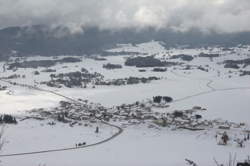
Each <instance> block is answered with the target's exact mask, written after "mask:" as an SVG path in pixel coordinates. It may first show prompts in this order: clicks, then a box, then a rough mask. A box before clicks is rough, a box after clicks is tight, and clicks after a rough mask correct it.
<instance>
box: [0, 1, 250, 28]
mask: <svg viewBox="0 0 250 166" xmlns="http://www.w3.org/2000/svg"><path fill="white" fill-rule="evenodd" d="M249 18H250V1H249V0H0V27H1V28H3V27H7V26H20V25H21V26H23V25H34V24H46V25H49V26H52V27H53V26H58V25H65V26H67V27H70V29H71V31H72V32H79V31H81V30H82V27H84V26H88V25H89V26H98V27H100V28H104V29H120V28H127V27H136V28H143V27H147V26H150V27H155V28H171V29H175V30H178V31H187V30H189V29H191V28H198V29H200V30H201V31H204V32H209V31H211V30H213V31H217V32H225V33H232V32H242V31H250V21H249Z"/></svg>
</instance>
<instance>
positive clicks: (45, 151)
mask: <svg viewBox="0 0 250 166" xmlns="http://www.w3.org/2000/svg"><path fill="white" fill-rule="evenodd" d="M0 81H2V82H6V83H9V84H11V85H15V86H21V87H25V88H30V89H34V90H38V91H42V92H47V93H52V94H54V95H57V96H60V97H63V98H65V99H67V100H70V101H73V102H75V103H78V104H82V102H80V101H78V100H76V99H73V98H71V97H67V96H64V95H62V94H60V93H57V92H54V91H50V90H45V89H42V88H38V87H34V86H31V85H26V84H19V83H16V82H11V81H7V80H4V79H1V78H0ZM96 119H98V120H100V122H101V123H103V124H105V125H107V126H110V127H113V128H116V129H117V130H118V132H116V133H115V134H114V135H112V136H111V137H109V138H107V139H104V140H102V141H99V142H96V143H93V144H89V145H85V146H81V147H70V148H59V149H48V150H42V151H32V152H22V153H11V154H2V155H0V157H12V156H24V155H34V154H43V153H52V152H62V151H70V150H79V149H83V148H89V147H93V146H97V145H100V144H104V143H106V142H109V141H111V140H112V139H114V138H116V137H117V136H119V135H120V134H121V133H122V132H123V129H122V128H121V127H119V126H117V125H114V124H111V123H108V122H105V121H103V120H101V119H99V118H97V117H96Z"/></svg>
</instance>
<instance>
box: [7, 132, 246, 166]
mask: <svg viewBox="0 0 250 166" xmlns="http://www.w3.org/2000/svg"><path fill="white" fill-rule="evenodd" d="M213 136H214V135H212V134H211V135H210V134H204V133H203V132H195V133H194V132H186V131H169V130H165V129H163V130H161V131H156V130H150V129H148V128H144V127H140V128H128V129H126V130H125V131H124V132H123V133H122V135H121V136H119V137H117V138H115V139H114V140H112V141H110V142H107V143H105V144H101V145H98V146H95V147H90V148H86V149H77V150H72V151H64V152H55V153H48V154H35V155H28V156H15V157H9V158H8V157H6V158H2V164H3V165H9V166H16V165H17V164H18V165H23V166H24V165H46V166H47V165H53V166H54V165H58V166H59V165H60V166H68V165H74V166H82V165H90V166H99V165H114V166H115V165H121V166H127V165H138V166H152V165H159V166H165V165H169V166H180V165H186V162H185V159H186V158H187V159H192V160H194V161H196V162H197V163H198V164H199V165H202V166H211V165H214V161H213V158H216V159H217V160H218V161H219V162H220V163H226V162H228V158H229V154H230V153H231V154H232V155H233V154H237V160H238V161H241V160H243V159H245V158H246V155H247V154H249V146H250V145H247V146H248V148H238V147H236V146H235V145H232V146H225V147H224V146H218V145H217V143H216V139H215V138H214V137H213Z"/></svg>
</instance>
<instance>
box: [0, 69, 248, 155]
mask: <svg viewBox="0 0 250 166" xmlns="http://www.w3.org/2000/svg"><path fill="white" fill-rule="evenodd" d="M172 73H173V74H175V75H177V74H176V73H175V72H172ZM177 76H179V77H185V76H180V75H179V74H178V75H177ZM206 80H207V79H206ZM0 81H2V82H6V83H9V84H12V85H16V86H21V87H26V88H29V89H34V90H38V91H43V92H47V93H51V94H54V95H57V96H60V97H63V98H65V99H67V100H70V101H73V102H76V103H79V104H82V103H81V102H80V101H78V100H76V99H73V98H71V97H67V96H64V95H62V94H60V93H57V92H54V91H51V90H46V89H41V88H38V87H35V86H31V85H26V84H19V83H16V82H11V81H8V80H4V79H1V78H0ZM207 81H208V82H207V83H206V86H207V87H208V88H209V89H210V90H208V91H204V92H200V93H197V94H193V95H189V96H186V97H183V98H180V99H176V100H174V101H173V102H172V103H176V102H180V101H184V100H188V99H191V98H194V97H197V96H202V95H206V94H209V93H214V92H218V91H231V90H247V89H250V87H235V88H225V89H215V88H214V87H212V86H211V84H212V83H213V80H207ZM98 120H100V119H98ZM100 122H101V123H103V124H105V125H108V126H110V127H114V128H116V129H117V130H118V132H116V133H115V134H114V135H112V136H111V137H109V138H107V139H104V140H102V141H100V142H97V143H93V144H89V145H85V146H81V147H71V148H61V149H51V150H44V151H33V152H24V153H12V154H2V155H0V157H11V156H23V155H32V154H41V153H51V152H60V151H69V150H77V149H83V148H88V147H92V146H97V145H100V144H103V143H106V142H108V141H110V140H112V139H114V138H116V137H117V136H119V135H120V134H121V133H122V132H123V129H122V128H121V127H119V126H117V125H114V124H110V123H108V122H105V121H103V120H100Z"/></svg>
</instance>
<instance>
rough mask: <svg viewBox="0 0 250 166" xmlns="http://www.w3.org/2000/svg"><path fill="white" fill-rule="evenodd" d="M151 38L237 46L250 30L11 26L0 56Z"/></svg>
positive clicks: (78, 50) (249, 40)
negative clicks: (79, 30)
mask: <svg viewBox="0 0 250 166" xmlns="http://www.w3.org/2000/svg"><path fill="white" fill-rule="evenodd" d="M151 40H157V41H163V42H164V43H165V46H167V47H174V46H178V45H189V46H190V47H200V46H209V45H223V46H235V45H238V44H250V32H242V33H234V34H218V33H216V32H211V33H209V34H204V33H202V32H200V31H199V30H195V29H193V30H191V31H189V32H183V33H182V32H175V31H172V30H167V29H160V30H155V29H154V28H145V29H142V30H140V31H138V30H135V29H122V30H115V31H112V30H100V29H98V28H97V27H87V28H84V33H77V34H71V33H70V31H69V29H67V28H65V27H57V28H53V29H51V28H48V27H46V26H42V25H36V26H31V27H8V28H4V29H1V30H0V58H1V57H2V58H3V57H5V56H7V55H11V54H13V50H15V52H14V53H17V54H18V55H22V56H25V55H42V56H50V55H62V54H64V55H65V54H71V55H83V54H92V53H100V52H102V51H103V50H104V49H107V48H110V47H112V46H114V45H115V44H118V43H134V44H136V43H142V42H148V41H151Z"/></svg>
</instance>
